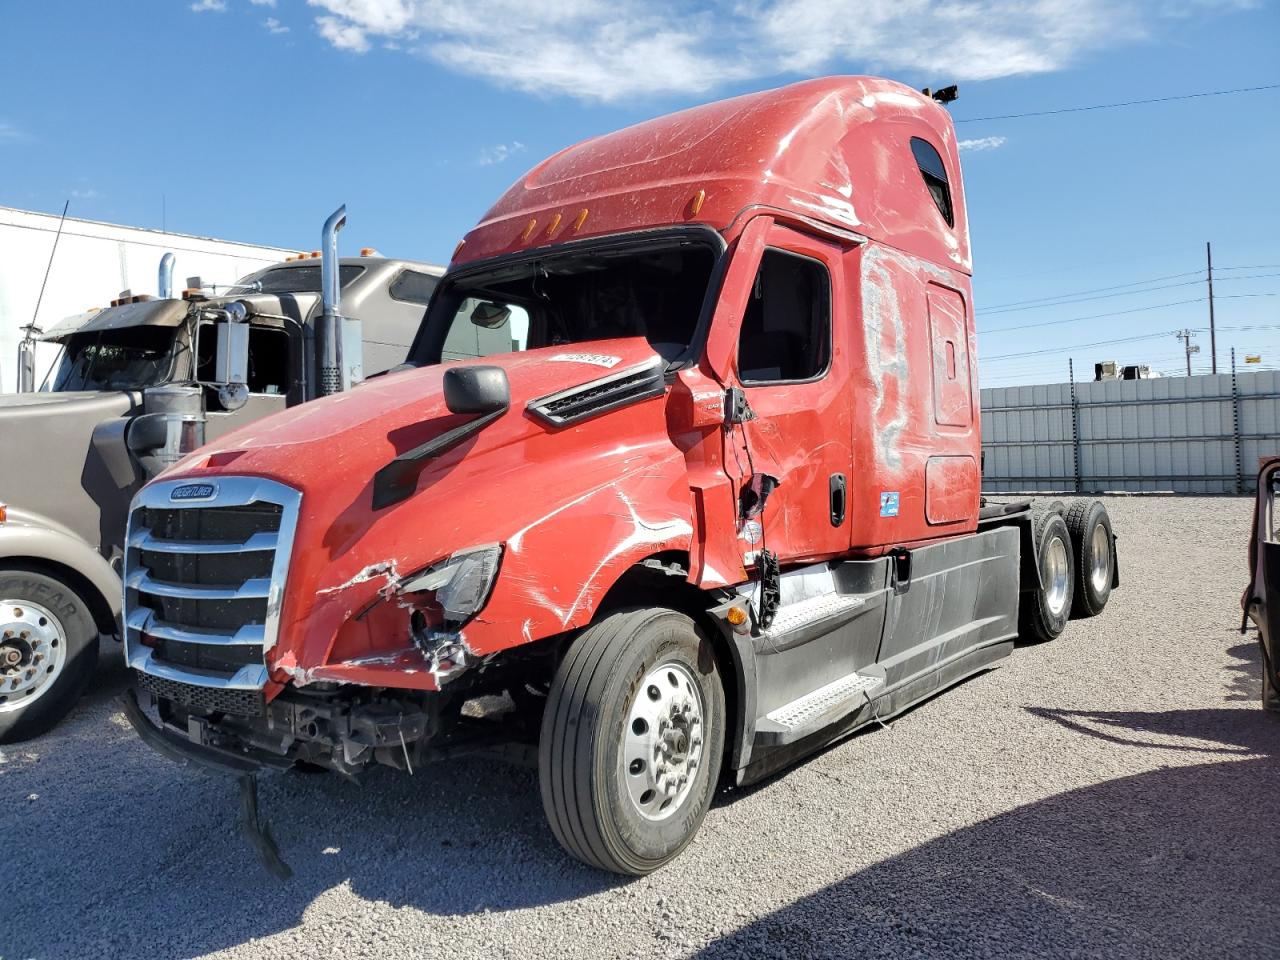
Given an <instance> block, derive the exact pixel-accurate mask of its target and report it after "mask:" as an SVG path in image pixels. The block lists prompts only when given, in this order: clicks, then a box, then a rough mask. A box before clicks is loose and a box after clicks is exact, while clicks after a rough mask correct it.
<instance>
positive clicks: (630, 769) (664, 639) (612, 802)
mask: <svg viewBox="0 0 1280 960" xmlns="http://www.w3.org/2000/svg"><path fill="white" fill-rule="evenodd" d="M724 703H725V700H724V689H723V687H722V686H721V682H720V675H719V672H718V670H717V668H716V658H715V653H714V651H713V650H712V647H711V643H710V641H708V640H707V639H706V638H705V637H704V636H703V635H702V633H701V631H699V630H698V628H697V626H695V625H694V623H693V621H692V620H690V619H689V618H688V617H687V616H685V615H684V614H682V613H677V612H676V611H674V610H666V609H641V610H626V611H622V612H619V613H614V614H611V615H609V616H607V617H605V618H604V619H603V620H601V621H600V622H598V623H595V624H592V625H591V626H590V627H588V628H587V629H586V630H585V631H584V632H583V633H582V635H581V636H580V637H578V639H577V640H576V641H575V642H574V643H573V645H572V646H571V647H570V648H569V652H568V654H567V655H566V656H565V658H564V660H563V661H562V662H561V664H560V668H559V669H558V670H557V671H556V676H555V680H554V681H553V682H552V685H551V690H550V693H549V694H548V696H547V704H546V709H545V711H544V712H543V715H542V732H541V737H540V739H539V744H538V773H539V784H540V787H541V791H542V806H543V809H544V810H545V811H546V815H547V820H548V822H549V823H550V825H551V831H552V833H554V834H555V837H556V839H557V840H558V841H559V842H560V844H561V846H563V847H564V848H565V849H566V850H567V851H568V852H569V853H570V854H572V855H573V856H575V857H577V858H578V859H579V860H581V861H583V862H584V863H587V864H590V865H592V866H595V867H599V868H600V869H602V870H609V871H612V872H614V873H621V874H627V875H631V876H643V875H644V874H647V873H652V872H653V871H654V870H656V869H658V868H659V867H661V866H662V865H663V864H665V863H668V862H669V861H670V860H672V859H673V858H674V857H675V856H676V855H677V854H679V853H680V851H681V850H683V849H684V848H685V847H686V846H688V844H689V842H690V841H691V840H692V839H693V836H694V834H695V833H697V830H698V827H699V826H701V824H702V819H703V817H704V816H706V812H707V809H708V807H710V805H711V797H712V793H713V792H714V790H715V785H716V781H717V780H718V778H719V774H720V761H721V756H722V754H723V751H724V737H725V706H724Z"/></svg>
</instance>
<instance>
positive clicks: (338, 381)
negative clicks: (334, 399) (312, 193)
mask: <svg viewBox="0 0 1280 960" xmlns="http://www.w3.org/2000/svg"><path fill="white" fill-rule="evenodd" d="M346 224H347V205H346V204H345V203H344V204H343V205H342V206H340V207H339V208H338V209H337V210H335V211H333V213H331V214H330V215H329V219H328V220H326V221H325V222H324V229H323V230H322V231H321V233H320V250H321V256H322V259H321V261H320V301H321V310H322V311H323V313H322V314H321V319H320V350H321V354H320V394H321V396H328V395H329V394H331V393H338V392H339V391H342V390H346V389H349V388H350V387H351V379H352V378H351V375H350V371H349V368H348V365H347V364H348V361H349V358H348V357H346V356H344V354H346V353H347V351H346V350H344V349H343V348H344V347H345V346H346V344H345V343H344V342H343V341H344V339H345V337H344V334H345V332H346V331H345V330H344V327H345V326H346V324H345V322H344V320H343V316H342V284H341V282H340V277H339V273H338V231H339V230H341V229H342V228H343V227H344V226H346ZM357 361H358V357H357Z"/></svg>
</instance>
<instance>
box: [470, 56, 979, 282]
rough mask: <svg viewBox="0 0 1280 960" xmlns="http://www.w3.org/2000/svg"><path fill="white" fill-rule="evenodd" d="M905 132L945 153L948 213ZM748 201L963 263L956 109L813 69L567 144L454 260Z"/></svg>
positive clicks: (711, 220) (965, 245) (884, 83)
mask: <svg viewBox="0 0 1280 960" xmlns="http://www.w3.org/2000/svg"><path fill="white" fill-rule="evenodd" d="M913 138H914V139H918V140H924V141H925V142H927V143H928V144H929V145H931V146H932V147H933V148H934V149H935V150H936V151H937V152H938V154H939V155H940V157H941V159H942V163H943V166H944V167H945V172H946V174H947V187H948V189H949V192H950V197H951V208H952V210H951V213H952V223H951V224H948V222H947V219H946V218H945V216H944V213H943V211H942V209H941V208H940V206H939V205H938V203H937V202H935V200H934V197H933V196H932V195H931V194H930V192H929V189H928V187H927V186H926V184H925V181H924V178H923V176H922V174H921V170H920V164H919V163H918V161H917V160H916V158H915V156H913V143H912V140H913ZM752 206H758V207H766V208H772V209H774V210H777V211H781V212H782V213H784V214H786V215H789V216H791V217H793V218H802V219H805V220H808V221H811V222H817V223H819V224H821V225H823V226H824V227H825V228H827V229H834V230H837V231H843V232H847V233H850V234H855V235H858V236H861V237H866V238H868V239H873V240H879V241H882V242H884V243H886V244H889V245H891V246H894V247H898V248H899V249H902V250H904V251H906V252H908V253H912V254H915V255H917V256H920V257H923V258H925V259H927V260H930V261H933V262H935V263H939V264H942V265H945V266H947V267H951V268H953V269H959V270H961V271H963V272H965V273H968V272H970V270H971V265H970V254H969V234H968V221H967V219H966V217H965V205H964V191H963V188H962V186H961V181H960V159H959V154H958V153H957V149H956V138H955V128H954V127H953V125H952V121H951V116H950V114H949V113H948V112H947V111H946V109H945V108H943V107H942V106H941V105H939V104H938V103H935V102H934V101H933V100H932V99H931V98H930V97H928V96H925V95H924V94H922V93H920V92H918V91H916V90H914V89H912V88H910V87H907V86H904V85H903V84H900V83H896V82H894V81H891V80H884V79H880V78H877V77H827V78H822V79H818V80H808V81H804V82H802V83H796V84H792V85H790V86H786V87H781V88H779V89H775V90H767V91H764V92H762V93H753V94H747V95H745V96H740V97H734V98H732V99H728V100H721V101H718V102H716V103H710V104H706V105H704V106H700V107H693V108H691V109H689V110H683V111H680V112H679V113H673V114H670V115H667V116H663V117H658V118H657V119H654V120H649V121H646V122H644V123H639V124H636V125H635V126H632V127H627V128H626V129H624V130H620V131H618V132H616V133H611V134H607V135H605V136H601V137H596V138H594V139H591V140H585V141H583V142H582V143H579V144H576V145H574V146H571V147H568V148H567V149H565V150H562V151H560V152H559V153H557V154H554V155H552V156H551V157H549V158H547V159H546V160H544V161H542V162H541V163H539V164H538V165H537V166H535V167H534V168H533V169H532V170H530V171H529V172H528V173H526V174H525V175H524V176H523V177H522V178H521V179H520V180H518V181H517V182H516V183H515V184H514V185H513V186H512V187H511V188H510V189H509V190H507V192H506V193H505V194H504V195H503V196H502V197H501V198H500V199H499V200H498V202H497V203H495V204H494V205H493V207H492V208H491V209H490V210H489V212H488V213H486V214H485V216H484V218H483V219H482V220H481V222H480V223H479V224H478V225H477V226H476V227H475V228H474V229H473V230H472V231H471V232H470V233H469V234H467V236H466V238H465V241H464V243H463V244H462V246H461V247H460V249H459V251H458V252H457V253H456V254H455V259H454V265H460V264H463V263H467V262H473V261H476V260H480V259H484V258H487V257H492V256H496V255H499V254H506V253H514V252H518V251H521V250H524V249H528V248H530V247H537V246H542V245H552V244H558V243H563V242H566V241H570V240H577V239H581V238H586V237H591V236H602V235H607V234H613V233H620V232H624V231H633V230H642V229H650V228H657V227H663V226H673V225H679V224H692V223H700V224H707V225H710V226H711V227H713V228H715V229H716V230H719V231H722V232H727V231H728V230H729V229H730V228H731V227H732V226H733V225H734V223H735V221H737V220H738V219H739V217H740V215H741V214H742V213H743V212H744V211H746V210H747V208H749V207H752Z"/></svg>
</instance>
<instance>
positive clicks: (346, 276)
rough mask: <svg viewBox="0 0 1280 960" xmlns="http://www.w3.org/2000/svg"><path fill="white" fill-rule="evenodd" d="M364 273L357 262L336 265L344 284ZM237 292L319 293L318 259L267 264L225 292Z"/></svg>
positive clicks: (339, 280)
mask: <svg viewBox="0 0 1280 960" xmlns="http://www.w3.org/2000/svg"><path fill="white" fill-rule="evenodd" d="M362 273H364V267H362V266H360V265H359V264H354V263H352V264H340V265H339V266H338V283H339V285H341V286H343V287H346V286H349V285H350V284H351V281H353V280H354V279H355V278H356V277H358V276H360V274H362ZM225 292H226V293H228V294H237V293H319V292H320V261H319V260H317V261H316V263H315V265H314V266H312V265H310V264H308V265H307V266H305V267H267V268H266V269H265V270H259V271H258V272H257V273H251V274H249V275H248V276H247V277H241V278H240V279H239V280H237V281H236V282H235V284H234V285H233V286H231V287H229V288H228V289H227V290H226V291H225Z"/></svg>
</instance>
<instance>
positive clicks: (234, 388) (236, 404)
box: [212, 302, 249, 410]
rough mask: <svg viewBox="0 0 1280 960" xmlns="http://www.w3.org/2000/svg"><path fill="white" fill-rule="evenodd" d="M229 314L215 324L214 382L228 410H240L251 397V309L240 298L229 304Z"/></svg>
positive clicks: (220, 401)
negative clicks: (248, 318)
mask: <svg viewBox="0 0 1280 960" xmlns="http://www.w3.org/2000/svg"><path fill="white" fill-rule="evenodd" d="M224 312H225V314H226V316H225V318H224V319H222V320H219V321H218V322H217V323H215V324H214V336H215V338H216V341H215V345H214V363H213V371H214V372H213V383H212V386H215V387H217V388H218V402H219V403H220V404H221V405H222V408H223V409H224V410H239V409H240V408H241V407H243V406H244V405H245V403H246V402H247V401H248V399H249V386H248V383H249V324H248V323H246V322H245V320H246V318H247V314H248V311H246V310H245V308H244V305H243V304H241V303H237V302H232V303H229V304H227V306H226V309H225V311H224Z"/></svg>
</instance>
